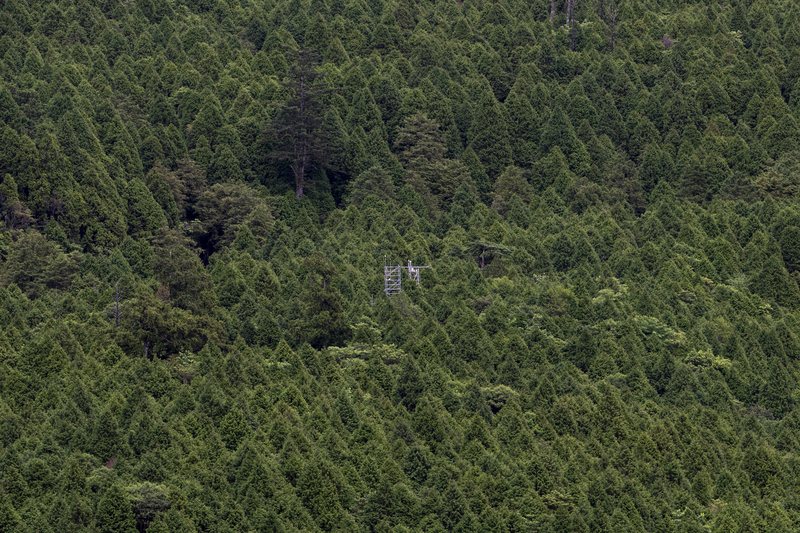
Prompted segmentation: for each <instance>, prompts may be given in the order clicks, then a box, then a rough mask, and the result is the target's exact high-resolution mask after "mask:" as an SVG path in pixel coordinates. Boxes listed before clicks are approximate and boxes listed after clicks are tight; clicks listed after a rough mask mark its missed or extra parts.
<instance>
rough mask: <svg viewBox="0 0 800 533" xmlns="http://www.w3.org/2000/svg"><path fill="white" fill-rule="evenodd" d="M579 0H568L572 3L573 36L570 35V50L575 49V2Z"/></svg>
mask: <svg viewBox="0 0 800 533" xmlns="http://www.w3.org/2000/svg"><path fill="white" fill-rule="evenodd" d="M577 1H578V0H567V2H568V3H571V4H572V36H571V37H570V41H569V50H570V52H574V51H575V2H577Z"/></svg>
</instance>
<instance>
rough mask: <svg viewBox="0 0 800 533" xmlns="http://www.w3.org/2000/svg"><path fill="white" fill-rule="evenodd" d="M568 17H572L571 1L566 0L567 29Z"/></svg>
mask: <svg viewBox="0 0 800 533" xmlns="http://www.w3.org/2000/svg"><path fill="white" fill-rule="evenodd" d="M570 15H572V16H574V15H573V13H572V0H567V27H568V28H569V21H570Z"/></svg>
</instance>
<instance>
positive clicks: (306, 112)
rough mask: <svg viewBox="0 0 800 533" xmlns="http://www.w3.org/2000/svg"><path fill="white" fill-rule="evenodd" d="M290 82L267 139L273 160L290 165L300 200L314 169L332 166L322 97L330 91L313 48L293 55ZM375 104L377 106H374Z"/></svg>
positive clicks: (286, 86) (329, 140) (329, 139)
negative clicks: (286, 94)
mask: <svg viewBox="0 0 800 533" xmlns="http://www.w3.org/2000/svg"><path fill="white" fill-rule="evenodd" d="M292 61H293V63H292V66H291V68H290V70H289V77H288V78H287V81H285V82H283V83H282V84H281V85H282V87H284V89H286V90H287V91H288V92H289V93H290V97H289V99H288V101H286V102H285V103H284V104H283V105H281V107H280V108H279V109H278V113H277V115H276V117H275V119H274V120H273V122H272V124H271V125H270V130H269V133H268V138H269V140H270V142H272V143H274V145H275V148H274V149H273V150H272V151H271V152H270V157H271V158H272V159H273V160H275V161H283V162H286V163H288V165H289V167H290V169H291V172H292V174H293V176H294V188H295V194H296V195H297V198H298V199H300V198H302V197H303V190H304V188H305V187H306V184H307V182H309V181H310V178H311V175H312V171H313V169H315V168H317V167H321V168H330V167H331V156H332V154H331V152H332V140H331V138H330V134H329V131H328V128H327V126H326V124H325V123H324V120H323V119H324V117H325V109H324V107H323V99H322V97H323V95H324V94H326V93H329V92H330V89H328V87H326V84H325V77H324V74H323V73H321V72H320V71H319V69H318V63H319V56H318V55H317V53H316V52H315V51H313V50H310V49H301V50H299V51H296V52H292ZM373 105H374V103H373Z"/></svg>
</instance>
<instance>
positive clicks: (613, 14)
mask: <svg viewBox="0 0 800 533" xmlns="http://www.w3.org/2000/svg"><path fill="white" fill-rule="evenodd" d="M616 28H617V6H612V7H611V53H612V54H613V53H614V32H615V30H616Z"/></svg>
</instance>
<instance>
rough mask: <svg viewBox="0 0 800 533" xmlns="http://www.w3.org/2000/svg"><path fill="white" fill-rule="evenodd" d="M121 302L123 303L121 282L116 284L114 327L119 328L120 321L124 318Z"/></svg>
mask: <svg viewBox="0 0 800 533" xmlns="http://www.w3.org/2000/svg"><path fill="white" fill-rule="evenodd" d="M120 302H122V295H121V294H120V292H119V280H117V282H116V283H114V311H113V313H114V325H115V326H116V327H119V319H120V317H121V316H122V307H121V306H120Z"/></svg>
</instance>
